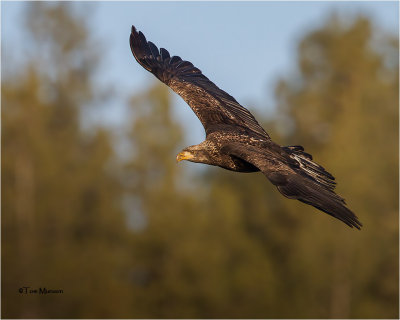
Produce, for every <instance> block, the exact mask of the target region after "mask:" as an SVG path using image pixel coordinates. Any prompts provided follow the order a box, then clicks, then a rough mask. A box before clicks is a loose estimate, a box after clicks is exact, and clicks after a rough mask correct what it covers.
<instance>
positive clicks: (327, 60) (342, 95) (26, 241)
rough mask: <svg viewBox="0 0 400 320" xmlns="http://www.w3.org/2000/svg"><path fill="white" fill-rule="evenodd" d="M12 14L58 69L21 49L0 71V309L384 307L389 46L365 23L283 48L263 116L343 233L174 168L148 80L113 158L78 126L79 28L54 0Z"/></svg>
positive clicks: (228, 312) (259, 182)
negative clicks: (321, 186) (19, 69)
mask: <svg viewBox="0 0 400 320" xmlns="http://www.w3.org/2000/svg"><path fill="white" fill-rule="evenodd" d="M28 17H29V19H28V21H29V25H30V29H31V30H32V32H33V33H32V38H33V39H35V41H34V45H35V47H36V49H35V50H38V52H39V51H41V50H43V52H42V53H41V56H43V55H48V58H49V59H51V60H52V61H55V62H57V61H62V62H63V63H62V68H61V67H60V68H54V69H51V70H49V69H46V68H40V67H39V66H40V63H41V62H40V61H41V59H40V58H41V56H39V57H35V56H33V57H32V61H31V63H30V65H29V67H28V68H27V69H26V70H24V72H23V74H22V76H21V77H19V78H17V79H13V78H5V79H3V81H2V107H3V108H2V120H3V122H2V124H3V128H2V129H3V132H2V146H3V150H2V155H3V156H2V200H3V201H2V213H3V214H2V258H3V259H2V261H3V263H2V276H3V277H2V310H3V317H7V318H37V317H41V318H47V317H48V318H96V317H97V318H353V317H354V318H395V317H398V297H399V296H398V281H399V279H398V267H399V266H398V183H397V177H398V123H397V120H398V108H397V107H398V43H397V41H395V40H393V39H392V38H391V37H390V36H386V35H380V41H379V48H377V47H376V43H374V42H373V41H372V39H373V37H374V34H375V33H374V31H373V28H372V26H371V24H370V22H369V21H368V20H367V19H364V18H360V19H358V20H356V21H354V23H353V24H350V25H349V24H348V25H345V24H344V23H342V22H341V21H340V20H339V19H337V18H332V19H331V20H330V21H328V22H327V24H326V25H325V26H323V27H321V28H320V29H318V30H315V31H314V32H311V33H310V34H308V35H306V36H305V37H304V39H303V40H302V41H301V43H300V44H299V55H298V66H299V69H298V70H297V74H296V75H295V76H294V77H291V79H292V80H281V81H280V82H279V83H278V84H277V89H276V92H277V98H278V108H277V116H278V119H279V120H278V122H277V124H276V126H277V127H276V128H275V127H274V125H273V124H271V123H266V124H267V125H266V128H270V130H268V131H269V132H270V134H271V136H272V138H273V139H274V140H275V141H276V142H278V143H280V144H282V145H286V144H287V145H289V144H292V145H293V144H302V145H303V146H304V147H305V148H306V151H308V152H310V153H312V154H313V155H314V159H315V160H316V161H317V162H319V163H321V164H323V165H324V166H325V167H326V168H327V169H328V170H329V171H331V172H332V173H333V174H334V175H335V176H336V177H337V180H338V188H337V190H338V192H339V193H340V194H341V195H343V196H344V197H345V198H346V199H347V200H348V201H347V202H348V204H349V206H350V208H352V209H353V210H354V211H355V212H356V214H357V215H358V216H359V217H360V220H361V221H362V222H363V223H364V228H363V229H362V230H361V231H359V232H358V231H355V230H352V229H350V228H348V227H346V226H345V225H344V224H343V223H341V222H339V221H336V220H334V219H332V218H331V217H329V216H328V215H325V214H323V213H321V212H319V211H317V210H316V209H313V208H312V207H309V206H306V205H304V204H301V203H298V202H295V201H291V200H288V199H285V198H283V197H282V196H281V195H280V194H279V193H278V192H277V190H276V189H275V188H274V187H273V186H272V185H271V184H270V183H269V182H268V181H267V180H266V178H265V177H264V176H263V175H262V174H238V173H233V172H228V171H224V170H222V169H219V168H208V169H207V170H204V171H197V172H195V173H188V170H186V169H187V168H188V167H189V168H197V167H198V166H196V165H194V164H189V163H180V164H179V165H178V164H176V162H175V155H176V153H177V152H179V150H180V149H181V148H183V147H184V146H185V142H184V141H183V136H184V135H183V132H182V129H181V127H180V126H179V124H178V122H177V121H176V120H175V119H174V118H173V116H172V112H171V108H172V106H171V101H170V91H169V89H167V88H166V87H165V86H163V85H162V84H159V83H157V84H156V85H154V86H153V87H151V88H149V89H148V90H145V91H144V92H143V93H142V94H140V95H138V96H135V97H132V99H131V101H130V107H131V109H130V110H131V112H130V115H131V119H132V120H131V125H130V126H129V129H128V130H127V132H126V137H127V138H128V140H129V142H130V144H131V146H132V149H131V150H130V151H129V152H128V151H127V154H126V155H125V157H124V160H123V159H120V158H119V157H118V156H117V154H115V153H114V150H113V143H115V141H114V140H112V132H109V131H108V130H106V129H104V128H99V129H93V130H92V131H90V132H88V131H83V130H82V129H81V126H80V123H81V118H82V115H81V110H82V109H85V108H87V107H88V105H89V104H90V102H91V101H93V99H96V97H97V96H98V95H99V94H100V93H99V92H97V88H96V87H95V86H94V85H93V83H92V81H91V79H92V78H91V77H92V75H93V72H94V71H95V68H96V63H97V61H98V60H97V59H98V57H97V56H96V54H95V53H94V52H93V51H92V50H91V48H90V45H88V44H89V43H90V41H91V40H90V37H89V34H88V32H87V27H86V26H85V24H84V23H83V22H82V21H81V19H80V18H79V17H78V18H77V17H75V15H74V14H73V13H72V11H71V8H70V6H68V5H66V4H64V3H62V4H52V5H44V4H42V3H35V4H34V5H32V7H30V11H29V13H28ZM64 26H69V27H68V28H65V27H64ZM44 43H46V45H45V46H44ZM43 48H46V50H45V49H43ZM393 52H395V53H396V54H393ZM41 70H45V71H41ZM293 79H294V80H293ZM260 120H262V119H260ZM265 122H266V121H265ZM283 127H285V128H286V129H287V130H286V131H282V130H281V128H283ZM22 286H30V287H32V288H37V287H41V286H46V287H48V289H63V290H64V293H63V294H60V295H51V296H49V295H47V296H40V295H34V294H31V295H23V294H20V293H18V289H19V288H20V287H22Z"/></svg>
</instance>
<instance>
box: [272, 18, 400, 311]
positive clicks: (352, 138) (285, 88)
mask: <svg viewBox="0 0 400 320" xmlns="http://www.w3.org/2000/svg"><path fill="white" fill-rule="evenodd" d="M375 39H378V40H375ZM377 45H379V47H377ZM393 53H394V54H393ZM298 64H299V75H298V77H296V80H295V81H282V82H281V83H280V84H279V85H278V87H277V96H278V98H279V107H280V109H279V110H280V113H281V116H282V118H283V119H285V118H286V119H289V121H291V122H292V127H291V128H292V130H291V132H288V134H287V136H286V137H285V139H284V140H285V142H287V143H289V141H290V143H292V144H297V143H299V142H300V141H301V143H302V144H303V145H304V146H305V147H306V148H307V151H308V152H311V153H312V154H314V155H315V158H316V160H317V161H318V162H320V163H322V164H324V166H326V167H327V168H328V169H330V170H331V172H333V173H334V174H335V176H336V177H337V179H338V182H339V184H338V188H337V189H338V192H339V193H340V194H342V195H344V196H345V198H346V199H347V200H348V203H349V205H350V207H351V208H352V209H353V210H354V211H355V212H356V213H357V214H358V215H359V217H360V219H361V221H362V222H363V223H364V228H363V230H362V232H360V233H353V232H349V230H344V229H343V228H341V229H340V230H339V229H337V228H335V226H332V227H330V228H327V227H326V226H325V225H322V222H321V221H322V217H321V219H319V218H318V219H314V218H313V221H312V222H311V221H310V222H311V223H312V224H313V225H314V226H310V229H309V230H308V232H306V233H304V237H302V238H299V239H298V241H299V242H300V243H301V242H302V241H304V243H303V246H304V247H311V245H313V247H314V249H313V250H315V252H314V254H315V257H314V258H313V259H309V258H310V257H308V259H307V260H309V261H301V260H304V259H301V258H302V257H301V256H297V257H296V259H301V260H297V261H298V264H297V266H298V267H299V269H300V270H301V268H304V270H310V271H311V270H312V269H314V272H309V273H308V275H307V276H303V278H302V279H303V280H304V281H305V282H307V283H308V284H310V285H311V284H312V285H313V286H314V288H315V289H317V290H316V291H315V292H314V293H317V292H319V293H318V296H319V297H324V300H325V302H324V304H322V303H321V304H320V306H323V308H322V309H321V310H320V311H319V312H318V311H317V310H318V309H317V308H309V310H310V311H311V310H315V311H316V313H315V314H309V313H302V314H304V316H306V317H313V316H317V317H334V318H352V317H373V318H381V317H383V318H393V317H398V299H399V296H398V286H397V285H396V284H397V283H398V281H399V279H398V267H399V265H398V259H399V257H398V249H399V248H398V241H397V240H396V239H398V193H399V190H398V179H397V178H398V151H399V150H398V104H399V100H398V97H399V96H398V85H399V83H398V76H399V74H398V70H399V69H398V67H399V66H398V41H397V40H395V39H394V38H392V37H391V36H387V35H386V36H385V35H383V34H374V33H373V32H372V26H371V23H370V22H369V20H368V19H366V18H359V19H357V20H356V21H354V23H352V24H350V25H348V24H346V23H344V22H343V21H341V20H340V19H339V18H337V17H335V16H333V17H332V18H331V20H330V21H328V23H327V24H326V26H325V27H324V28H322V29H320V30H316V31H314V32H311V33H310V34H309V35H307V36H306V37H305V38H304V39H303V40H302V41H301V43H300V45H299V58H298ZM325 220H326V219H325ZM330 223H332V222H330ZM319 228H327V230H326V233H325V234H324V240H325V241H327V242H329V243H327V242H325V241H321V240H322V239H319V240H318V241H315V238H314V236H315V234H314V231H315V230H317V229H319ZM297 252H299V253H300V252H302V251H297ZM323 255H328V256H329V257H330V259H325V260H324V261H322V263H323V264H321V261H319V262H317V261H318V257H321V256H323ZM303 263H304V264H303ZM318 270H324V273H326V275H327V276H329V279H319V277H315V274H317V272H318ZM301 292H302V294H301V297H302V300H304V301H303V303H304V304H306V303H307V305H308V306H309V302H310V300H312V299H315V298H317V297H318V296H314V295H311V294H310V295H307V294H305V292H304V288H301ZM298 294H299V295H300V292H298ZM317 301H319V302H321V298H320V299H318V300H317Z"/></svg>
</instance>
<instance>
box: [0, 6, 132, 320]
mask: <svg viewBox="0 0 400 320" xmlns="http://www.w3.org/2000/svg"><path fill="white" fill-rule="evenodd" d="M72 10H73V7H72V6H71V5H67V4H66V3H58V4H54V3H53V4H45V3H42V2H37V3H34V4H32V5H30V6H29V9H28V12H27V21H28V26H29V28H28V30H30V31H29V32H30V36H31V37H28V39H31V40H30V41H31V50H32V51H30V52H31V53H34V54H30V57H29V63H28V68H27V69H25V70H22V71H21V73H20V74H19V75H14V76H12V77H11V76H8V77H7V78H4V79H2V147H3V150H2V151H3V152H2V258H3V259H2V261H3V263H2V276H3V277H2V306H3V308H2V311H3V314H2V315H3V317H6V318H18V317H20V318H35V317H40V318H57V317H58V318H60V317H62V318H65V317H67V318H74V317H76V318H80V317H82V318H90V317H115V316H116V317H118V316H121V315H122V314H126V312H125V311H126V309H127V308H129V304H128V303H127V302H126V301H124V297H126V299H129V292H128V291H127V287H126V286H125V282H124V281H122V280H121V279H119V277H120V276H119V275H118V270H120V269H121V270H122V262H123V261H125V260H126V259H125V260H124V257H125V255H126V254H127V251H126V250H125V251H123V250H122V249H123V248H124V247H125V244H126V242H127V241H126V239H125V238H126V228H125V225H124V219H123V215H122V211H121V209H120V208H119V207H118V206H119V205H118V199H119V197H120V193H121V192H120V190H121V186H120V184H119V182H118V180H117V179H116V177H115V175H114V173H113V170H112V167H113V163H112V161H115V158H114V154H113V150H112V148H111V141H110V136H109V134H108V133H107V132H106V131H104V130H102V129H98V130H93V131H92V132H90V133H89V132H83V131H82V130H81V128H80V110H81V109H82V108H84V106H85V105H86V104H88V102H90V101H92V99H93V96H94V94H95V92H94V87H93V86H92V83H91V80H90V77H91V75H92V73H93V72H94V70H95V67H96V61H97V60H96V56H95V55H94V53H93V51H91V50H90V49H89V47H90V40H89V38H88V34H87V28H86V26H85V24H84V23H83V19H82V18H79V16H77V15H76V14H74V13H72ZM113 159H114V160H113ZM22 286H29V287H31V288H32V289H37V288H39V287H46V288H47V289H55V290H57V289H62V290H63V291H64V293H63V294H53V295H50V296H49V295H47V296H45V297H44V296H42V295H39V294H30V295H29V294H27V295H24V294H20V293H19V292H18V289H19V288H20V287H22ZM114 297H118V299H114ZM124 312H125V313H124Z"/></svg>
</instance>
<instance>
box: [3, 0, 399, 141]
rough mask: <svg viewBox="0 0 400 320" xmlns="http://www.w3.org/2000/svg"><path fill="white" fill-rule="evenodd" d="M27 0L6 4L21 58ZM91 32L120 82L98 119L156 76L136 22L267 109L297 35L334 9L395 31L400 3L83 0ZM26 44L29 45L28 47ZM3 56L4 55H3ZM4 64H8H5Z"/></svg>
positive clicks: (110, 118)
mask: <svg viewBox="0 0 400 320" xmlns="http://www.w3.org/2000/svg"><path fill="white" fill-rule="evenodd" d="M25 5H26V4H25V3H24V2H2V54H3V55H4V56H6V57H9V58H10V59H11V61H14V62H15V61H18V59H19V58H21V57H22V56H23V52H24V51H23V50H22V47H23V43H24V42H23V41H22V40H23V35H24V27H25V26H24V23H23V20H24V15H23V9H24V6H25ZM84 6H87V7H90V13H91V14H90V16H89V17H88V19H89V21H90V25H91V29H92V33H93V36H94V37H95V38H96V39H97V40H98V41H99V42H100V43H101V45H102V49H101V50H102V54H103V58H104V61H103V64H102V66H101V69H100V70H99V77H98V80H99V82H100V83H101V84H103V85H106V86H109V85H112V86H114V87H115V88H116V94H117V95H116V99H114V100H113V101H111V102H109V103H110V105H108V106H107V107H106V108H102V109H101V110H102V111H101V112H99V113H98V114H97V115H96V117H95V119H94V121H100V122H102V123H106V124H108V125H111V126H118V125H119V124H121V123H122V122H123V120H124V116H125V114H126V113H125V112H126V101H127V99H128V97H129V96H130V95H132V94H134V93H135V92H138V91H140V90H142V89H144V88H146V87H147V86H148V85H149V84H151V83H152V82H153V81H155V78H154V77H153V76H152V75H151V74H150V73H148V72H146V71H145V70H144V69H143V68H141V67H140V66H139V65H138V64H137V63H136V61H135V60H134V59H133V57H132V55H131V52H130V49H129V43H128V38H129V33H130V27H131V25H132V24H134V25H135V26H136V27H137V28H138V29H139V30H141V31H142V32H143V33H144V34H145V35H146V37H147V39H148V40H151V41H152V42H154V43H155V44H156V45H157V46H158V47H164V48H166V49H167V50H169V52H170V53H171V54H172V55H179V56H180V57H182V58H183V59H185V60H188V61H191V62H192V63H193V64H194V65H195V66H197V67H198V68H199V69H201V70H202V71H203V73H204V74H205V75H206V76H207V77H208V78H209V79H210V80H212V81H213V82H215V83H216V84H217V85H218V86H219V87H220V88H222V89H224V90H225V91H227V92H228V93H230V94H231V95H233V96H234V97H235V98H236V99H237V100H238V101H239V102H240V103H241V104H243V105H245V106H247V107H250V108H255V107H257V112H259V113H268V112H269V111H270V110H272V108H273V105H274V100H273V90H274V83H275V82H276V80H277V79H278V78H279V77H280V76H283V75H286V74H287V73H288V72H289V71H291V70H293V67H294V66H295V64H296V47H297V44H298V41H299V40H300V39H301V38H302V37H303V36H304V35H305V34H306V33H307V32H308V31H310V30H312V29H313V28H315V27H317V26H319V25H322V24H323V23H324V21H325V20H326V18H327V17H328V16H329V15H330V14H331V13H332V12H339V13H340V14H342V15H343V16H344V17H347V18H348V19H350V18H351V17H353V16H355V15H357V14H364V15H366V16H369V17H370V18H371V19H372V20H373V21H374V23H375V25H376V26H377V27H378V28H380V29H383V30H386V31H389V32H392V33H397V32H398V18H399V17H398V2H382V1H379V2H343V1H340V2H339V1H336V2H327V1H326V2H315V1H313V2H284V1H279V2H86V3H85V4H84ZM25 50H26V48H25ZM3 62H4V60H3ZM4 67H5V66H4ZM174 103H175V105H176V106H175V109H174V110H175V113H176V115H177V116H178V118H179V119H182V123H183V122H185V121H188V123H189V125H190V129H191V131H192V132H191V134H190V135H189V137H188V138H189V139H190V140H191V141H190V142H191V144H194V143H198V142H199V140H201V139H202V137H203V136H204V133H203V128H202V127H201V124H200V122H199V121H198V120H197V119H196V118H195V116H194V114H193V113H192V112H191V110H190V109H189V107H188V106H186V105H185V103H184V102H183V101H181V100H180V99H179V97H175V98H174Z"/></svg>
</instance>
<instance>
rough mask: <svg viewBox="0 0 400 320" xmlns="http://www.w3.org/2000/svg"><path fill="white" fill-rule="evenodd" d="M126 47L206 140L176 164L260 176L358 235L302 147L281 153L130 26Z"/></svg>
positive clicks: (327, 178) (208, 86)
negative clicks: (192, 117)
mask: <svg viewBox="0 0 400 320" xmlns="http://www.w3.org/2000/svg"><path fill="white" fill-rule="evenodd" d="M130 45H131V50H132V53H133V55H134V57H135V59H136V60H137V61H138V62H139V63H140V64H141V65H142V66H143V67H144V68H145V69H146V70H148V71H150V72H151V73H153V74H154V75H155V76H156V77H157V78H158V79H159V80H160V81H162V82H164V83H165V84H166V85H168V86H169V87H170V88H171V89H172V90H174V91H175V92H176V93H177V94H179V95H180V96H181V97H182V98H183V99H184V100H185V101H186V102H187V103H188V104H189V106H190V107H191V108H192V110H193V111H194V113H195V114H196V116H197V117H198V118H199V120H200V121H201V123H202V124H203V126H204V129H205V131H206V139H205V140H204V141H203V142H202V143H200V144H198V145H194V146H190V147H187V148H185V149H183V150H182V152H180V153H179V154H178V156H177V160H178V161H180V160H188V161H192V162H199V163H205V164H209V165H214V166H219V167H221V168H224V169H227V170H232V171H237V172H256V171H261V172H262V173H263V174H264V175H265V176H266V177H267V178H268V179H269V180H270V181H271V182H272V183H273V184H274V185H275V186H276V187H277V188H278V190H279V191H280V192H281V193H282V194H283V195H284V196H286V197H288V198H291V199H297V200H300V201H302V202H304V203H307V204H310V205H312V206H314V207H316V208H317V209H319V210H322V211H324V212H326V213H328V214H329V215H331V216H333V217H335V218H337V219H339V220H341V221H343V222H344V223H346V224H347V225H349V226H350V227H356V228H358V229H360V227H361V223H360V222H359V221H358V219H357V217H356V216H355V215H354V213H353V212H352V211H351V210H349V209H348V208H347V207H346V204H345V201H344V199H343V198H341V197H340V196H339V195H337V194H336V193H335V192H334V188H335V182H334V179H335V178H334V177H333V176H332V175H331V174H330V173H329V172H327V171H326V170H325V169H324V168H323V167H321V166H320V165H318V164H316V163H315V162H313V161H312V157H311V155H310V154H308V153H306V152H304V149H303V147H301V146H288V147H281V146H279V145H278V144H276V143H275V142H273V141H272V140H271V138H270V137H269V135H268V134H267V132H265V130H264V129H263V128H262V127H261V126H260V125H259V123H258V122H257V120H256V119H255V118H254V116H253V115H252V114H251V113H250V112H249V111H248V110H247V109H246V108H244V107H243V106H241V105H240V104H239V103H238V102H237V101H236V100H235V99H234V98H233V97H232V96H230V95H229V94H227V93H226V92H225V91H223V90H221V89H220V88H218V87H217V86H216V85H215V84H214V83H212V82H211V81H210V80H209V79H208V78H207V77H206V76H204V75H203V74H202V73H201V71H200V70H199V69H197V68H196V67H194V66H193V64H192V63H190V62H188V61H183V60H182V59H181V58H180V57H178V56H173V57H171V56H170V55H169V53H168V51H167V50H165V49H163V48H161V49H160V50H158V48H157V47H156V46H155V45H154V44H153V43H152V42H150V41H149V42H148V41H147V40H146V38H145V36H144V35H143V33H141V32H137V31H136V29H135V27H133V26H132V32H131V35H130Z"/></svg>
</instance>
